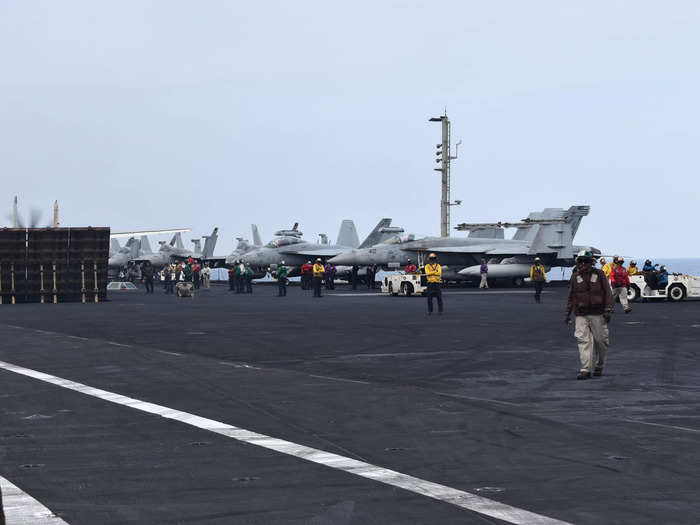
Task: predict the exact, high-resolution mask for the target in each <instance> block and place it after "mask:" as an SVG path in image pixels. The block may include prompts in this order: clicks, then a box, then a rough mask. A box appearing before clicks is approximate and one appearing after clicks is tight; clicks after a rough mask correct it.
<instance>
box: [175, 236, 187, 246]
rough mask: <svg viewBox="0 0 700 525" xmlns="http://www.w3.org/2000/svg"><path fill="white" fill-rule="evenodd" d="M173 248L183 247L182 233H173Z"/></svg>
mask: <svg viewBox="0 0 700 525" xmlns="http://www.w3.org/2000/svg"><path fill="white" fill-rule="evenodd" d="M175 248H179V249H180V250H184V249H185V245H184V244H182V234H181V233H180V232H177V233H176V234H175Z"/></svg>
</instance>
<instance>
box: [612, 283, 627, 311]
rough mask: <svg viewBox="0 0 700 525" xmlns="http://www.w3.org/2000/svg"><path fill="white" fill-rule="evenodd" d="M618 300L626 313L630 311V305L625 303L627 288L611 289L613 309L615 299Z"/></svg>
mask: <svg viewBox="0 0 700 525" xmlns="http://www.w3.org/2000/svg"><path fill="white" fill-rule="evenodd" d="M618 297H619V298H620V304H621V305H622V308H623V310H625V311H627V310H629V309H630V304H629V302H628V301H627V288H626V287H624V286H620V287H619V288H613V289H612V304H613V308H615V299H617V298H618Z"/></svg>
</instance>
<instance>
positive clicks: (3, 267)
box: [0, 228, 27, 304]
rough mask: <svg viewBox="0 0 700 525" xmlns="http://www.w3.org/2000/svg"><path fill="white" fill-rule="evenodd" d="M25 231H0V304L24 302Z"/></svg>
mask: <svg viewBox="0 0 700 525" xmlns="http://www.w3.org/2000/svg"><path fill="white" fill-rule="evenodd" d="M26 252H27V230H25V229H24V228H4V229H3V230H0V301H1V302H2V304H15V303H20V302H22V303H23V302H25V289H26V278H25V274H26V258H27V255H26Z"/></svg>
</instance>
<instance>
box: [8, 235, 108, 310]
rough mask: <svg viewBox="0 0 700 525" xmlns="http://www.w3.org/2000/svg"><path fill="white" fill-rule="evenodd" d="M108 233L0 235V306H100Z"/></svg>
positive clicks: (103, 290)
mask: <svg viewBox="0 0 700 525" xmlns="http://www.w3.org/2000/svg"><path fill="white" fill-rule="evenodd" d="M109 233H110V230H109V228H28V229H23V228H22V229H9V228H6V229H2V230H0V284H2V289H1V290H0V298H2V303H3V304H15V303H23V302H41V303H59V302H74V301H82V302H98V301H103V300H105V299H106V295H107V292H106V290H107V259H108V257H109Z"/></svg>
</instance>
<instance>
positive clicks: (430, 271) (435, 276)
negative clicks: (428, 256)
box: [425, 263, 442, 283]
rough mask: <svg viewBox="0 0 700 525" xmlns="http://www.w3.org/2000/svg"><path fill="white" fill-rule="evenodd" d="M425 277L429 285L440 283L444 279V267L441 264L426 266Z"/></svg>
mask: <svg viewBox="0 0 700 525" xmlns="http://www.w3.org/2000/svg"><path fill="white" fill-rule="evenodd" d="M425 275H426V276H427V278H428V282H429V283H439V282H440V279H441V278H442V266H440V265H439V264H437V263H436V264H426V265H425Z"/></svg>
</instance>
